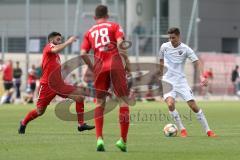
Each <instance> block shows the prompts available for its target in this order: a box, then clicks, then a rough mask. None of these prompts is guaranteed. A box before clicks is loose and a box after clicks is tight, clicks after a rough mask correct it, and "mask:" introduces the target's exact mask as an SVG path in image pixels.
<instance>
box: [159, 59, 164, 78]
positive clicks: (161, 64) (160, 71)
mask: <svg viewBox="0 0 240 160" xmlns="http://www.w3.org/2000/svg"><path fill="white" fill-rule="evenodd" d="M159 69H160V70H159V75H160V78H162V76H163V69H164V59H160V67H159Z"/></svg>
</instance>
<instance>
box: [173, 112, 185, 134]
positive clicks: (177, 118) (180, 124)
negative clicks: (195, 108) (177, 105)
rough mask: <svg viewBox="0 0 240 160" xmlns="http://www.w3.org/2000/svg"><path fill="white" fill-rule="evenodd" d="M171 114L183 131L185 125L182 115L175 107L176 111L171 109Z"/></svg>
mask: <svg viewBox="0 0 240 160" xmlns="http://www.w3.org/2000/svg"><path fill="white" fill-rule="evenodd" d="M169 113H170V115H171V116H172V118H173V119H174V122H175V123H176V125H177V127H178V129H179V130H180V131H181V130H182V129H185V127H184V126H183V123H182V120H181V118H180V115H179V113H178V111H177V110H176V109H175V110H174V111H169Z"/></svg>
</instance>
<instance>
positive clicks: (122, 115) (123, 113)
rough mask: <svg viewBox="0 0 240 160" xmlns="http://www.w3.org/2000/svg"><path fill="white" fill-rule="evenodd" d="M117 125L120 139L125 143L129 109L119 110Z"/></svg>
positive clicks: (126, 107) (123, 107)
mask: <svg viewBox="0 0 240 160" xmlns="http://www.w3.org/2000/svg"><path fill="white" fill-rule="evenodd" d="M119 124H120V129H121V137H122V139H123V141H124V142H125V143H126V142H127V134H128V128H129V108H128V106H122V107H120V108H119Z"/></svg>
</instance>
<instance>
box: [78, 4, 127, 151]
mask: <svg viewBox="0 0 240 160" xmlns="http://www.w3.org/2000/svg"><path fill="white" fill-rule="evenodd" d="M95 20H96V24H95V25H93V26H92V27H91V28H90V29H89V30H88V31H87V32H86V33H85V35H84V39H83V42H82V44H81V56H82V58H83V60H84V61H85V63H86V64H87V65H88V66H89V68H90V69H91V70H92V71H93V73H94V87H95V89H96V98H97V101H96V108H95V114H94V119H95V127H96V138H97V151H105V148H104V141H103V133H102V130H103V120H104V117H103V113H104V107H105V106H106V96H107V95H105V94H102V93H100V92H98V90H101V91H105V92H107V91H108V89H109V88H110V85H111V86H112V87H113V91H114V93H115V95H116V96H117V97H118V99H120V100H121V101H120V108H119V124H120V130H121V138H120V139H119V140H118V141H117V143H116V146H117V147H118V148H119V149H120V150H121V151H123V152H126V151H127V148H126V143H127V134H128V128H129V106H128V104H127V102H126V101H125V100H124V99H125V98H126V97H128V95H129V91H128V86H127V79H126V75H127V74H128V73H130V67H129V65H130V64H129V60H128V57H127V55H126V51H121V50H120V49H119V46H120V45H121V44H122V43H123V41H124V33H123V30H122V28H121V27H120V25H119V24H117V23H114V22H110V21H108V8H107V6H104V5H98V6H97V7H96V9H95ZM91 49H92V50H93V51H94V64H92V62H91V60H90V58H89V56H88V52H89V51H90V50H91ZM120 51H121V52H123V53H122V54H120V53H119V52H120ZM122 60H125V66H124V65H123V61H122Z"/></svg>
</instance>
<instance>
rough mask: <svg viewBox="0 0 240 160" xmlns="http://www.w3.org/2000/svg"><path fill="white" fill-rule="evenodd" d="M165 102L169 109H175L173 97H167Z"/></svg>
mask: <svg viewBox="0 0 240 160" xmlns="http://www.w3.org/2000/svg"><path fill="white" fill-rule="evenodd" d="M166 103H167V105H168V108H169V110H170V111H174V110H175V101H174V100H173V99H171V98H168V99H167V100H166Z"/></svg>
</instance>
